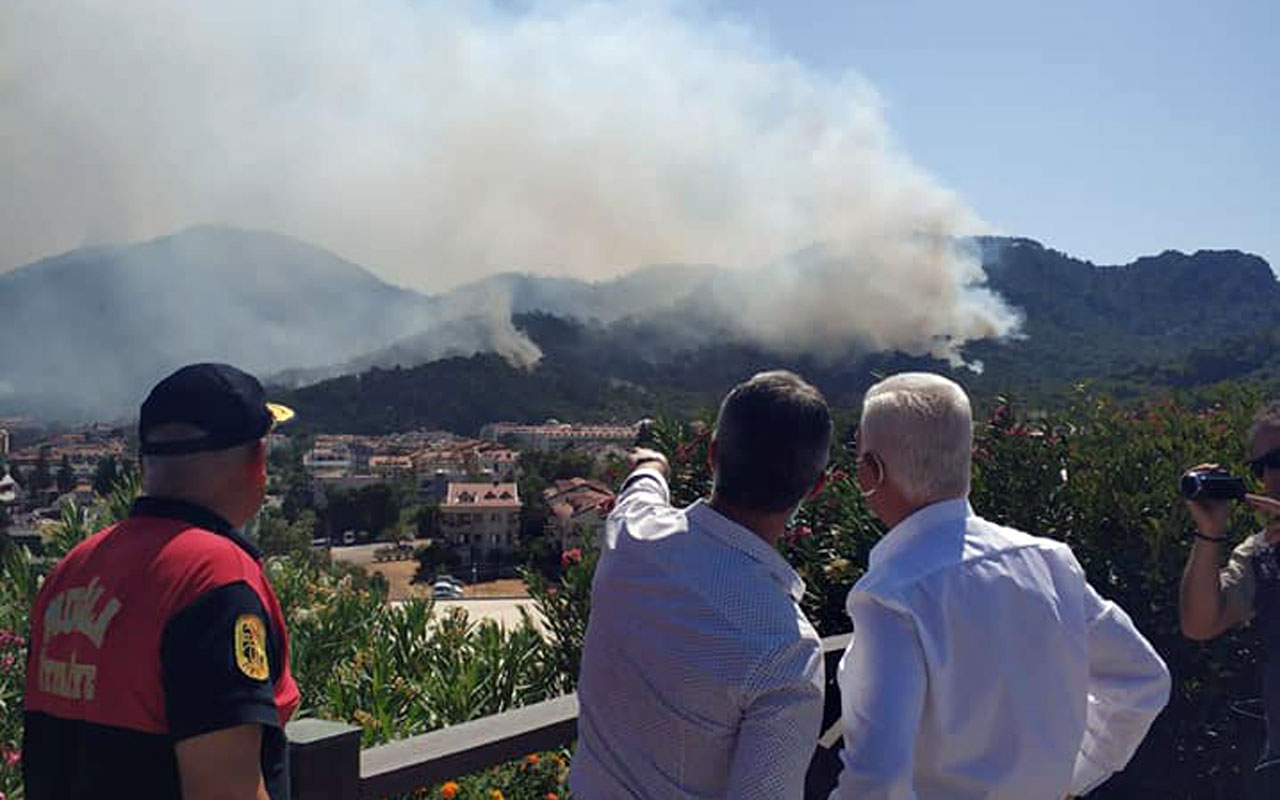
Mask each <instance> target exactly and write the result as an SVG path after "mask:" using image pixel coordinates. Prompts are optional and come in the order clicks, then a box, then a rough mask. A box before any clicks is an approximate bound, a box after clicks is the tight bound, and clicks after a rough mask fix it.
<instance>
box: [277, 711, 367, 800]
mask: <svg viewBox="0 0 1280 800" xmlns="http://www.w3.org/2000/svg"><path fill="white" fill-rule="evenodd" d="M285 734H286V735H287V736H288V738H289V762H290V763H289V777H290V784H291V786H290V796H291V799H292V800H360V729H359V728H357V727H355V726H352V725H347V724H345V723H342V722H331V721H329V720H326V719H300V720H297V721H295V722H290V723H289V724H288V725H286V726H285Z"/></svg>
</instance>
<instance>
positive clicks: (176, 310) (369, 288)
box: [0, 228, 1280, 431]
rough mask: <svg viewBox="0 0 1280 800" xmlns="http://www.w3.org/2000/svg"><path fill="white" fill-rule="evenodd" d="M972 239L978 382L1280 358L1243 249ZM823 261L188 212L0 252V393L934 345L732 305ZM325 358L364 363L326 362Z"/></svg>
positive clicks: (442, 390)
mask: <svg viewBox="0 0 1280 800" xmlns="http://www.w3.org/2000/svg"><path fill="white" fill-rule="evenodd" d="M973 245H974V247H975V248H976V250H977V252H978V253H979V255H980V257H981V261H982V264H983V266H984V268H985V271H986V274H987V276H988V287H989V289H990V290H991V291H992V292H994V293H995V294H997V295H999V296H1000V297H1001V298H1003V299H1004V300H1005V301H1007V302H1008V303H1009V304H1010V305H1011V306H1013V307H1014V308H1015V309H1018V310H1019V311H1020V312H1021V313H1022V314H1023V316H1024V321H1023V325H1022V335H1021V338H1015V339H1004V340H1000V341H993V340H985V341H975V342H970V343H968V344H967V345H965V346H964V347H963V348H962V350H961V351H960V352H961V355H962V357H963V358H965V359H968V360H970V361H973V362H982V364H983V365H984V367H985V369H984V370H983V372H982V373H981V374H977V373H973V372H970V371H968V370H963V369H961V370H959V371H957V372H956V373H955V374H956V376H957V377H958V378H960V379H961V380H962V381H964V382H965V383H967V384H969V385H971V387H973V388H975V389H976V390H978V391H1000V390H1006V391H1007V390H1013V391H1015V392H1018V393H1021V394H1026V393H1027V392H1029V391H1037V390H1040V389H1051V388H1053V387H1054V386H1057V385H1061V384H1063V383H1067V382H1074V381H1078V380H1080V379H1082V378H1103V379H1115V380H1124V381H1129V382H1131V383H1138V384H1140V383H1150V384H1162V385H1170V384H1173V385H1193V384H1194V383H1196V382H1198V381H1199V380H1202V379H1207V378H1208V377H1210V376H1212V377H1213V378H1214V379H1217V378H1220V377H1233V376H1240V375H1264V376H1266V375H1271V374H1273V373H1275V372H1280V369H1277V362H1276V360H1275V359H1274V358H1273V357H1272V353H1275V352H1277V348H1276V347H1275V346H1274V344H1276V343H1275V342H1273V341H1272V339H1273V338H1275V336H1276V334H1274V333H1273V332H1275V331H1280V284H1277V281H1276V278H1275V275H1274V274H1273V273H1272V272H1271V270H1270V269H1269V267H1268V266H1267V264H1266V262H1264V261H1262V260H1261V259H1259V258H1257V257H1255V256H1250V255H1247V254H1243V253H1239V252H1235V251H1202V252H1198V253H1195V254H1192V255H1184V254H1181V253H1176V252H1166V253H1162V254H1160V255H1158V256H1152V257H1149V258H1143V259H1139V260H1138V261H1136V262H1134V263H1132V264H1129V265H1125V266H1121V267H1096V266H1094V265H1092V264H1090V263H1088V262H1084V261H1080V260H1078V259H1073V258H1071V257H1069V256H1067V255H1065V254H1063V253H1060V252H1057V251H1054V250H1051V249H1048V248H1045V247H1043V246H1041V245H1039V244H1037V243H1035V242H1033V241H1030V240H1026V239H1007V238H996V237H985V238H979V239H975V240H973ZM831 268H832V265H831V263H830V262H828V261H825V260H824V259H823V257H822V254H821V253H816V254H814V253H808V254H800V255H799V256H797V258H795V259H792V260H790V261H788V262H787V263H786V264H784V265H780V266H775V267H771V268H762V269H759V270H755V271H741V270H725V269H717V268H714V267H707V266H702V267H683V266H664V267H653V268H648V269H644V270H639V271H637V272H635V273H633V274H630V275H627V276H624V277H622V278H619V279H615V280H612V281H604V282H597V283H588V282H584V281H578V280H571V279H563V278H543V277H538V276H533V275H526V274H515V273H508V274H502V275H497V276H493V277H489V278H486V279H484V280H481V281H478V282H476V283H473V284H469V285H467V286H463V287H460V288H458V289H455V290H453V291H451V292H449V293H446V294H442V295H436V296H427V295H423V294H420V293H417V292H413V291H410V290H407V289H402V288H399V287H395V286H392V285H390V284H387V283H385V282H383V281H381V280H379V279H378V278H377V277H375V276H374V275H373V274H372V273H370V272H369V271H367V270H365V269H363V268H362V267H359V266H357V265H355V264H352V263H350V262H347V261H344V260H343V259H341V258H339V257H337V256H335V255H333V254H331V253H328V252H327V251H324V250H321V249H319V248H315V247H312V246H310V245H307V244H305V243H302V242H298V241H296V240H293V239H289V238H288V237H284V236H280V235H277V234H270V233H259V232H248V231H242V230H237V229H231V228H194V229H190V230H187V231H184V232H182V233H180V234H176V235H174V236H169V237H164V238H162V239H158V240H155V241H152V242H147V243H143V244H139V245H130V246H122V247H111V248H93V249H86V250H79V251H75V252H72V253H68V254H65V255H62V256H58V257H55V258H51V259H46V260H44V261H41V262H37V263H35V264H31V265H28V266H27V267H23V268H20V269H18V270H15V271H13V272H11V273H8V274H5V275H0V335H3V336H4V341H6V342H8V343H10V344H9V346H7V347H6V349H5V355H4V357H3V359H0V413H12V412H19V413H35V414H38V415H40V416H42V417H45V418H62V419H74V418H86V417H96V418H111V417H115V416H126V417H127V416H129V415H130V414H131V413H132V412H133V410H134V409H135V408H136V406H137V403H138V402H139V400H140V396H141V393H142V392H143V391H145V387H146V386H148V385H150V384H151V383H152V382H154V380H155V379H156V378H158V377H159V376H160V375H162V374H163V373H164V372H166V371H167V370H169V369H171V368H172V367H173V366H176V365H178V364H180V363H184V362H188V361H192V360H197V359H218V360H227V361H231V362H234V363H237V364H241V365H243V366H245V367H246V368H248V369H251V370H254V371H256V372H258V373H259V374H263V375H274V376H276V377H275V379H274V380H275V382H277V383H285V384H288V385H290V386H294V387H301V386H302V385H303V384H306V383H309V382H311V381H316V380H320V379H322V378H330V380H324V381H322V382H320V383H317V384H316V385H313V386H307V387H306V388H299V389H298V390H297V391H295V392H294V393H293V394H292V395H291V397H290V399H291V401H292V402H294V403H296V404H297V405H298V406H299V410H300V411H302V412H303V415H304V417H306V418H307V419H308V420H309V424H314V425H316V426H318V427H323V428H327V429H330V430H337V429H344V430H353V431H354V430H387V429H391V428H403V427H415V426H440V427H448V428H453V429H456V430H461V431H472V430H474V429H475V428H476V427H478V426H479V424H482V423H483V422H485V421H488V420H492V419H498V418H509V419H528V420H536V419H542V418H545V417H548V416H560V417H582V418H588V417H592V418H602V417H611V416H612V417H626V416H630V415H633V414H642V413H650V412H651V411H652V410H653V409H654V408H655V407H656V406H667V407H679V408H691V407H695V406H700V405H704V404H708V403H713V402H714V401H715V399H716V398H717V397H718V395H719V394H720V393H721V392H723V391H724V389H725V388H726V387H727V386H728V385H730V384H731V383H733V382H734V381H736V380H738V379H740V378H741V377H742V376H744V375H746V374H749V373H750V372H751V371H753V370H755V369H761V368H767V367H770V366H777V365H786V366H790V367H792V368H795V369H798V370H799V371H801V372H802V373H804V374H805V375H807V376H810V377H812V378H813V379H814V380H815V381H816V382H818V383H819V385H820V386H822V388H823V389H824V390H825V391H826V392H827V393H828V395H829V396H830V398H831V399H832V401H833V402H836V403H839V404H852V403H855V402H856V401H857V398H858V396H859V395H860V393H861V391H862V390H863V389H864V388H865V386H866V385H867V383H868V382H869V380H870V376H871V372H872V371H873V370H874V371H887V370H890V369H899V368H906V367H927V368H933V369H948V368H951V367H950V365H948V364H946V363H944V362H942V361H939V360H936V359H933V358H929V357H927V356H922V355H919V354H917V355H915V356H906V355H903V354H901V353H894V352H882V351H880V349H879V348H877V347H876V346H875V343H874V342H868V341H846V342H844V343H843V344H842V345H841V346H839V347H832V346H831V343H830V341H829V339H828V340H825V342H824V346H823V347H821V348H817V347H810V346H808V342H807V340H806V339H805V337H804V335H803V334H804V332H803V331H801V332H799V333H800V335H799V336H798V337H793V339H794V344H792V345H791V346H779V345H778V344H777V342H778V341H779V340H778V339H771V340H767V341H761V340H760V339H759V338H755V337H753V335H752V331H751V330H750V329H749V328H747V327H744V326H743V325H742V324H741V320H740V319H738V318H737V316H739V313H738V312H739V311H740V310H741V308H742V307H741V305H740V304H739V298H740V297H741V296H742V292H741V288H742V287H743V285H744V284H753V285H755V284H759V283H761V282H768V281H778V282H781V281H786V282H788V283H789V284H796V283H799V284H804V283H805V282H806V281H807V282H810V283H812V284H813V285H814V286H815V287H818V288H821V286H822V285H823V283H822V281H823V277H824V270H828V269H831ZM757 294H758V292H757ZM851 305H852V304H851ZM862 306H863V307H865V306H866V304H865V303H862ZM511 314H515V315H516V317H515V324H514V326H513V324H512V317H511ZM820 324H821V321H820V320H815V321H814V325H815V326H818V325H820ZM525 334H527V338H526V336H525ZM1268 337H1271V338H1268ZM781 341H782V342H784V343H786V342H787V341H789V340H788V339H787V338H785V337H784V338H783V339H782V340H781ZM539 348H540V350H541V362H540V363H539V365H538V366H537V368H536V369H532V370H530V369H528V368H527V367H528V364H529V363H531V362H532V361H534V360H536V359H537V357H538V355H539V353H538V350H539ZM492 350H498V351H502V352H504V353H506V355H507V359H505V360H504V359H503V358H499V357H497V356H493V355H484V354H483V353H485V351H492ZM1220 351H1221V352H1225V353H1226V354H1227V355H1226V357H1223V358H1217V357H1215V356H1214V354H1215V353H1218V352H1220ZM521 358H523V359H524V361H523V362H521V361H520V359H521ZM512 360H515V361H517V363H523V364H524V368H521V367H520V366H512V365H511V364H510V363H508V362H509V361H512ZM424 362H428V363H424ZM347 373H365V374H364V375H363V377H359V378H356V377H336V376H340V375H344V374H347Z"/></svg>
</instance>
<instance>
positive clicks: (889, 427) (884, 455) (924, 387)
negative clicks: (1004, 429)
mask: <svg viewBox="0 0 1280 800" xmlns="http://www.w3.org/2000/svg"><path fill="white" fill-rule="evenodd" d="M858 436H859V438H860V439H861V440H862V442H861V445H862V450H863V452H867V451H873V452H875V454H876V455H877V456H878V457H879V458H880V459H881V460H882V461H883V462H884V465H885V468H886V469H887V470H889V471H891V472H892V473H893V474H894V475H895V476H897V480H898V483H899V488H900V489H901V490H902V492H903V494H904V495H905V496H906V498H907V500H909V501H911V502H913V503H921V504H924V503H933V502H938V501H940V500H945V499H949V498H955V497H965V496H967V495H968V494H969V466H970V460H971V458H972V455H973V411H972V409H971V408H970V406H969V396H968V395H967V394H965V391H964V389H962V388H960V386H959V384H957V383H956V382H955V381H951V380H948V379H947V378H944V377H942V376H941V375H934V374H933V373H929V372H904V373H901V374H899V375H894V376H892V377H889V378H886V379H885V380H883V381H880V382H879V383H877V384H876V385H875V386H872V387H871V388H870V389H868V390H867V394H866V396H865V397H864V398H863V401H862V421H861V424H860V426H859V432H858Z"/></svg>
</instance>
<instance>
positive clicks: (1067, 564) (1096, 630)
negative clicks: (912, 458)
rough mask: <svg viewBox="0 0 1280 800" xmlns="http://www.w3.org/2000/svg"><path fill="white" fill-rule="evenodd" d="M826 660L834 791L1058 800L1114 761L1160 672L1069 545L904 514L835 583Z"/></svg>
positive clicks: (1143, 719)
mask: <svg viewBox="0 0 1280 800" xmlns="http://www.w3.org/2000/svg"><path fill="white" fill-rule="evenodd" d="M848 610H849V616H850V617H852V619H853V628H854V630H853V640H852V642H851V643H850V645H849V649H848V650H847V651H846V652H845V655H844V658H843V659H841V662H840V671H839V675H838V680H839V684H840V692H841V704H842V707H843V709H842V710H843V716H842V718H843V725H844V740H845V749H844V751H843V753H842V755H841V758H842V759H843V762H844V770H843V771H842V772H841V775H840V782H839V785H838V786H837V788H836V789H835V791H834V792H832V795H831V796H832V798H846V800H854V799H855V798H856V799H857V800H879V799H880V798H884V799H885V800H888V799H889V798H892V799H893V800H916V799H917V798H918V799H919V800H967V798H984V799H985V800H1062V798H1063V796H1064V795H1067V794H1073V795H1081V794H1084V793H1086V792H1088V791H1090V790H1092V789H1093V788H1094V787H1095V786H1097V785H1098V784H1100V783H1102V782H1103V781H1105V780H1106V779H1107V778H1108V777H1109V776H1110V775H1111V774H1112V773H1114V772H1116V771H1118V770H1120V769H1122V768H1123V767H1124V765H1125V764H1126V763H1128V761H1129V759H1130V758H1131V757H1132V756H1133V753H1134V751H1135V750H1136V749H1137V747H1138V744H1139V743H1140V742H1141V741H1142V738H1143V736H1145V735H1146V732H1147V729H1148V727H1150V725H1151V722H1152V720H1154V719H1155V717H1156V715H1157V714H1158V713H1160V710H1161V709H1162V708H1164V705H1165V703H1166V702H1167V701H1168V698H1169V673H1168V670H1167V669H1166V668H1165V665H1164V662H1163V661H1161V660H1160V657H1159V656H1158V655H1156V652H1155V650H1154V649H1152V647H1151V645H1150V644H1149V643H1148V642H1147V640H1146V639H1144V638H1143V637H1142V635H1141V634H1140V633H1138V631H1137V630H1136V629H1135V628H1134V627H1133V623H1132V622H1130V621H1129V617H1128V615H1126V614H1125V613H1124V611H1123V610H1121V609H1120V607H1119V606H1117V605H1116V604H1115V603H1111V602H1109V601H1107V600H1103V599H1102V598H1101V597H1099V596H1098V594H1097V592H1095V591H1094V590H1093V588H1092V587H1091V586H1089V584H1088V583H1087V582H1086V580H1085V576H1084V572H1083V570H1082V569H1081V568H1080V565H1079V563H1077V561H1076V559H1075V556H1073V555H1072V553H1071V550H1070V549H1069V548H1068V547H1067V546H1066V545H1064V544H1062V543H1060V542H1055V541H1052V540H1049V539H1041V538H1037V537H1034V536H1029V535H1027V534H1025V533H1022V532H1021V531H1017V530H1014V529H1012V528H1004V527H1001V526H999V525H995V524H993V523H991V522H988V521H986V520H984V519H982V518H981V517H978V516H975V515H974V514H973V511H972V509H971V508H969V504H968V502H967V501H965V500H949V501H946V502H942V503H936V504H934V505H931V506H928V507H926V508H923V509H921V510H919V511H917V512H916V513H915V514H913V515H911V516H910V517H908V518H907V519H905V520H903V521H902V522H900V523H899V524H898V525H896V526H895V527H894V528H893V530H891V531H889V533H888V534H887V535H886V536H885V537H884V538H883V539H882V540H881V541H880V542H879V543H878V544H877V545H876V546H875V548H874V549H873V550H872V551H871V558H870V564H869V567H868V569H867V572H866V574H865V575H863V577H862V579H861V580H859V581H858V582H857V584H855V585H854V587H853V589H852V590H851V591H850V593H849V600H848Z"/></svg>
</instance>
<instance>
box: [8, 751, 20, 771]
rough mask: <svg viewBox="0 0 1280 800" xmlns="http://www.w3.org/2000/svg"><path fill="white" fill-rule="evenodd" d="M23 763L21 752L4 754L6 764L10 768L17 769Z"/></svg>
mask: <svg viewBox="0 0 1280 800" xmlns="http://www.w3.org/2000/svg"><path fill="white" fill-rule="evenodd" d="M21 761H22V751H21V750H6V751H5V754H4V763H5V764H6V765H7V766H10V767H16V766H18V764H19V763H20V762H21Z"/></svg>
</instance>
